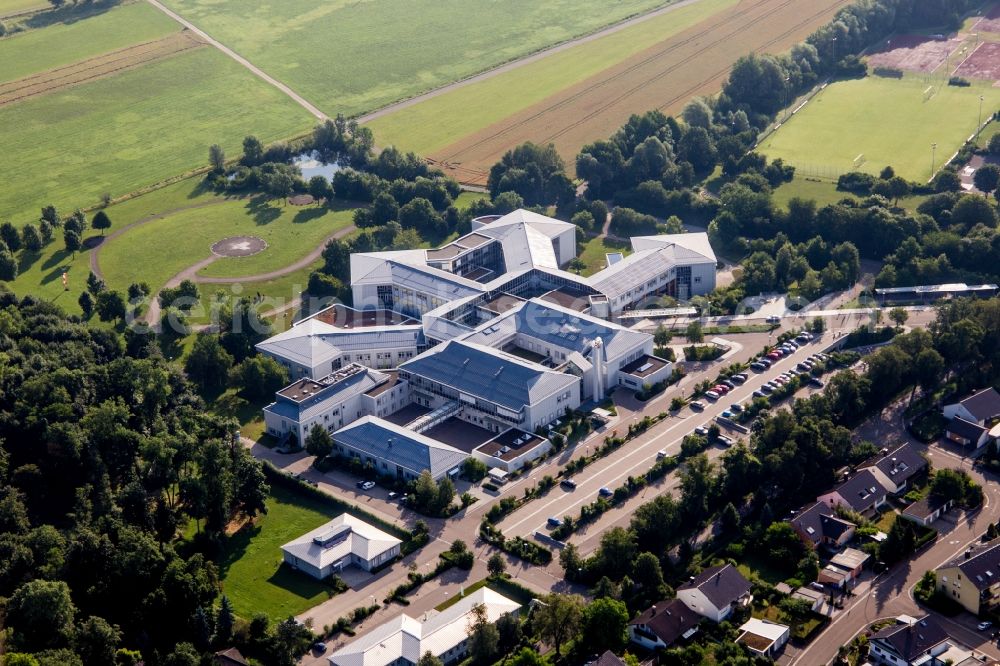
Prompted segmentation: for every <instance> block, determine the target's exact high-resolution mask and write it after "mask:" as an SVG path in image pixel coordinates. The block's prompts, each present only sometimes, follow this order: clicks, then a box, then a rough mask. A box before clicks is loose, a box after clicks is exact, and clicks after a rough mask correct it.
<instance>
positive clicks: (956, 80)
mask: <svg viewBox="0 0 1000 666" xmlns="http://www.w3.org/2000/svg"><path fill="white" fill-rule="evenodd" d="M948 85H949V86H957V87H959V88H968V87H969V86H971V85H972V84H971V83H969V80H968V79H963V78H962V77H961V76H953V77H951V78H950V79H948Z"/></svg>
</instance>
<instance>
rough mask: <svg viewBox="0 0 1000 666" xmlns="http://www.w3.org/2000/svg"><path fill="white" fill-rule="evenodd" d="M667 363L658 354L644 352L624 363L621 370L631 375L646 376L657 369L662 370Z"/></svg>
mask: <svg viewBox="0 0 1000 666" xmlns="http://www.w3.org/2000/svg"><path fill="white" fill-rule="evenodd" d="M668 363H669V361H667V360H666V359H662V358H660V357H659V356H650V355H649V354H645V355H643V356H640V357H639V358H637V359H635V360H634V361H632V362H631V363H629V364H628V365H626V366H625V367H624V368H622V369H621V371H622V372H624V373H625V374H627V375H632V376H633V377H648V376H649V375H652V374H654V373H655V372H657V371H658V370H662V369H663V368H664V367H666V366H667V364H668Z"/></svg>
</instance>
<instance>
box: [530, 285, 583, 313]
mask: <svg viewBox="0 0 1000 666" xmlns="http://www.w3.org/2000/svg"><path fill="white" fill-rule="evenodd" d="M539 299H540V300H543V301H548V302H549V303H555V304H556V305H561V306H563V307H564V308H568V309H570V310H576V311H577V312H586V311H587V310H589V309H590V295H589V294H587V293H586V292H584V291H581V290H579V289H572V288H570V287H559V288H558V289H553V290H552V291H547V292H545V293H544V294H542V295H541V296H539Z"/></svg>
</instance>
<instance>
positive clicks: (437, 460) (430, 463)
mask: <svg viewBox="0 0 1000 666" xmlns="http://www.w3.org/2000/svg"><path fill="white" fill-rule="evenodd" d="M333 441H334V442H336V443H338V444H340V445H342V446H347V447H349V448H351V449H354V450H355V451H359V452H361V453H363V454H367V455H370V456H372V457H373V458H377V459H380V460H385V461H386V462H388V463H390V464H393V465H399V466H400V467H402V468H404V469H406V470H408V471H410V472H411V473H412V474H415V475H416V474H420V472H422V471H423V470H425V469H426V470H429V471H430V473H431V474H432V475H433V476H434V477H438V476H440V475H442V474H445V473H446V472H447V471H448V470H450V469H452V468H454V467H455V466H457V465H460V464H462V461H464V460H465V459H466V458H467V457H468V455H467V454H466V453H463V452H462V451H459V450H458V449H456V448H454V447H452V446H448V445H447V444H445V443H443V442H439V441H437V440H436V439H431V438H430V437H427V436H426V435H421V434H420V433H416V432H413V431H412V430H408V429H406V428H404V427H403V426H398V425H396V424H394V423H390V422H389V421H385V420H383V419H380V418H378V417H376V416H364V417H362V418H360V419H358V420H357V421H354V422H353V423H351V424H349V425H346V426H344V427H343V428H341V429H340V430H338V431H337V432H335V433H334V434H333Z"/></svg>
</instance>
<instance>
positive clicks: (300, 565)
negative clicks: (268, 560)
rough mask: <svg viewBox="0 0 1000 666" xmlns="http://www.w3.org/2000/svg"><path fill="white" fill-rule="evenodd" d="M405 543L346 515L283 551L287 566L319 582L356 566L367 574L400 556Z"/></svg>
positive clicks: (283, 547) (308, 533) (289, 543)
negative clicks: (401, 546) (344, 569)
mask: <svg viewBox="0 0 1000 666" xmlns="http://www.w3.org/2000/svg"><path fill="white" fill-rule="evenodd" d="M401 543H402V541H400V540H399V539H397V538H396V537H394V536H392V535H390V534H386V533H385V532H383V531H382V530H380V529H378V528H376V527H372V526H371V525H369V524H368V523H366V522H364V521H363V520H361V519H360V518H355V517H354V516H352V515H350V514H347V513H343V514H341V515H339V516H337V517H336V518H334V519H333V520H331V521H330V522H328V523H325V524H324V525H320V526H319V527H317V528H316V529H314V530H313V531H311V532H307V533H306V534H303V535H302V536H300V537H299V538H298V539H295V540H294V541H289V542H288V543H286V544H285V545H284V546H282V547H281V552H282V554H283V557H284V560H285V562H287V563H288V564H289V565H291V566H292V567H293V568H295V569H298V570H300V571H304V572H306V573H307V574H309V575H310V576H312V577H313V578H318V579H320V580H322V579H324V578H326V577H327V576H330V575H331V574H335V573H339V572H340V571H341V570H342V569H343V568H344V567H348V566H352V565H353V566H356V567H358V568H360V569H364V570H365V571H371V570H372V569H374V568H376V567H378V566H380V565H382V564H385V563H386V562H388V561H389V560H391V559H393V558H394V557H398V556H399V546H400V544H401Z"/></svg>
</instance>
